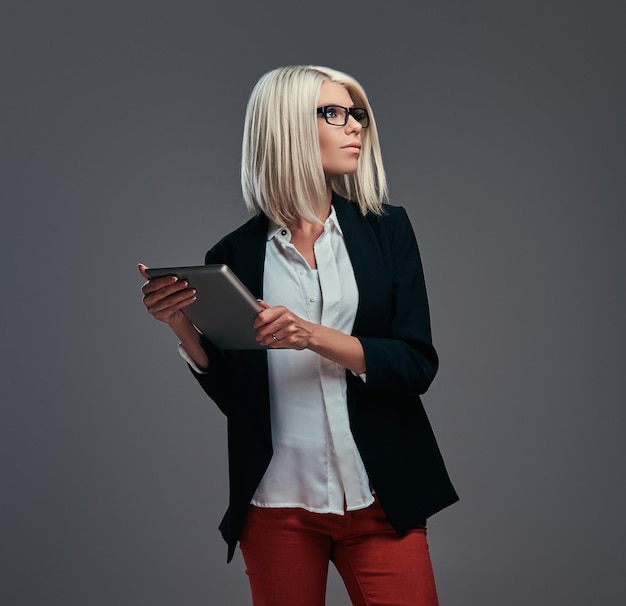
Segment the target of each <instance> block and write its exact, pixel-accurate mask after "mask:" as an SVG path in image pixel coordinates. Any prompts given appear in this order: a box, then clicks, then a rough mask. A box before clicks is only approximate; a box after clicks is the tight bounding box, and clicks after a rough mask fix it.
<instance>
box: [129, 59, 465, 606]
mask: <svg viewBox="0 0 626 606" xmlns="http://www.w3.org/2000/svg"><path fill="white" fill-rule="evenodd" d="M241 176H242V188H243V195H244V199H245V201H246V204H247V206H248V208H249V209H250V210H251V211H253V212H254V213H255V216H254V217H253V218H252V219H250V220H249V221H248V222H247V223H245V224H244V225H242V226H241V227H240V228H239V229H237V230H235V231H234V232H232V233H230V234H228V235H227V236H226V237H224V238H223V239H222V240H221V241H220V242H218V243H217V244H216V245H215V246H214V247H213V248H211V250H209V252H208V253H207V254H206V258H205V262H206V263H225V264H227V265H229V266H230V267H231V269H233V271H234V272H235V273H236V274H237V275H238V277H239V278H240V279H241V280H242V281H243V282H244V284H246V286H247V287H248V288H249V290H250V291H251V292H252V293H253V294H254V295H255V296H257V297H258V298H259V299H260V300H261V301H262V306H263V308H264V309H263V310H262V311H261V312H260V313H259V314H258V316H257V317H256V319H255V321H254V328H255V329H256V335H257V340H258V342H259V343H261V344H263V345H265V346H267V350H247V351H225V350H220V349H218V348H217V347H215V346H214V345H213V344H212V343H211V342H210V341H208V340H207V339H205V338H204V337H199V336H198V333H197V332H196V330H195V329H194V327H193V326H192V325H191V323H190V322H189V320H188V319H187V318H186V316H185V315H184V314H183V312H182V310H183V309H184V307H185V306H187V305H189V304H190V303H192V302H193V301H194V292H193V291H192V290H191V289H189V288H188V286H187V284H186V283H185V282H184V281H176V280H175V279H174V278H172V277H163V278H157V279H154V280H151V281H150V280H149V281H148V282H146V284H145V285H144V286H143V293H144V303H145V305H146V307H147V309H148V311H149V312H150V313H151V314H152V315H153V316H154V317H155V318H156V319H158V320H161V321H163V322H166V323H167V324H168V325H169V326H170V327H171V328H172V330H173V331H174V332H175V333H176V335H177V336H178V338H179V339H180V343H181V345H180V350H181V354H182V355H183V357H184V358H185V359H186V360H187V361H188V363H189V365H190V368H191V370H192V372H193V374H194V376H195V377H196V379H197V380H198V381H199V383H200V385H201V386H202V388H203V389H204V390H205V392H206V393H207V394H208V395H209V397H210V398H211V399H212V400H214V401H215V402H216V404H217V405H218V406H219V407H220V409H221V410H222V411H223V412H224V414H226V416H227V417H228V444H229V453H228V455H229V481H230V504H229V507H228V510H227V512H226V515H225V516H224V519H223V520H222V523H221V525H220V530H221V531H222V534H223V536H224V539H225V540H226V542H227V544H228V560H229V561H230V559H232V557H233V553H234V550H235V547H236V545H237V543H238V542H239V545H240V548H241V551H242V554H243V557H244V561H245V565H246V572H247V574H248V577H249V581H250V586H251V590H252V598H253V603H254V604H255V606H281V605H289V606H322V605H323V604H324V600H325V592H326V579H327V573H328V565H329V562H331V561H332V562H333V563H334V565H335V566H336V567H337V569H338V571H339V573H340V575H341V577H342V578H343V580H344V582H345V585H346V588H347V590H348V593H349V595H350V598H351V600H352V603H353V604H354V605H363V606H365V605H370V604H377V605H381V604H387V605H389V606H400V605H407V606H408V605H414V606H417V605H420V606H425V605H428V606H432V605H434V604H437V594H436V590H435V583H434V577H433V572H432V567H431V562H430V557H429V553H428V546H427V541H426V527H425V524H426V519H427V518H428V517H429V516H431V515H432V514H434V513H436V512H438V511H440V510H441V509H443V508H444V507H446V506H448V505H450V504H452V503H453V502H455V501H456V500H457V498H458V497H457V495H456V493H455V491H454V488H453V486H452V484H451V483H450V480H449V477H448V474H447V472H446V469H445V466H444V463H443V461H442V458H441V455H440V452H439V449H438V447H437V444H436V441H435V438H434V435H433V433H432V430H431V428H430V425H429V423H428V420H427V418H426V415H425V412H424V408H423V406H422V403H421V401H420V397H419V396H420V394H423V393H424V392H425V391H426V390H427V389H428V387H429V385H430V383H431V381H432V380H433V378H434V376H435V373H436V371H437V366H438V358H437V354H436V352H435V350H434V348H433V345H432V342H431V331H430V320H429V313H428V302H427V298H426V291H425V286H424V277H423V273H422V266H421V261H420V255H419V252H418V247H417V244H416V241H415V236H414V233H413V230H412V227H411V225H410V222H409V219H408V217H407V214H406V212H405V211H404V210H403V209H402V208H401V207H395V206H391V205H389V204H385V203H383V201H384V199H385V196H386V191H387V188H386V181H385V173H384V169H383V164H382V159H381V152H380V146H379V141H378V134H377V130H376V123H375V120H374V115H373V112H372V109H371V107H370V104H369V102H368V100H367V97H366V95H365V92H364V91H363V88H362V87H361V86H360V85H359V84H358V82H356V81H355V80H354V78H352V77H350V76H348V75H346V74H344V73H341V72H338V71H336V70H333V69H329V68H326V67H319V66H291V67H285V68H279V69H275V70H273V71H271V72H269V73H267V74H265V75H264V76H263V77H262V78H261V79H260V80H259V81H258V82H257V84H256V86H255V87H254V89H253V91H252V93H251V96H250V100H249V103H248V109H247V113H246V119H245V128H244V140H243V152H242V170H241ZM139 269H140V271H141V273H142V275H144V277H146V278H148V276H147V274H146V267H145V266H143V265H140V266H139Z"/></svg>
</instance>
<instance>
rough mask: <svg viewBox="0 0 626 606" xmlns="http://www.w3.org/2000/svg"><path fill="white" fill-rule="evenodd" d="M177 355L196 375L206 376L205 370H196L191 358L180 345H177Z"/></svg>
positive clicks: (196, 367)
mask: <svg viewBox="0 0 626 606" xmlns="http://www.w3.org/2000/svg"><path fill="white" fill-rule="evenodd" d="M178 353H179V354H180V355H181V357H182V358H183V360H185V362H187V364H189V366H191V368H193V370H194V371H195V372H196V373H198V374H199V375H206V374H208V373H207V371H206V370H200V368H198V365H197V364H196V363H195V362H194V361H193V358H192V357H191V356H190V355H189V354H188V353H187V350H186V349H185V348H184V347H183V344H182V343H179V344H178Z"/></svg>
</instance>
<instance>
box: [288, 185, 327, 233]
mask: <svg viewBox="0 0 626 606" xmlns="http://www.w3.org/2000/svg"><path fill="white" fill-rule="evenodd" d="M331 199H332V190H331V189H330V187H327V188H326V200H325V202H324V205H323V206H322V207H321V208H320V209H319V210H318V211H317V212H316V213H315V216H316V218H317V219H319V221H320V223H311V222H310V221H307V220H306V219H302V218H300V219H295V220H294V221H289V222H288V223H287V227H288V228H289V231H291V233H293V232H294V231H315V232H320V233H321V231H323V229H324V225H323V224H324V222H325V221H326V219H328V217H329V215H330V206H331V205H330V201H331Z"/></svg>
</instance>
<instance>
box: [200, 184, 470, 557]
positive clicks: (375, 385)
mask: <svg viewBox="0 0 626 606" xmlns="http://www.w3.org/2000/svg"><path fill="white" fill-rule="evenodd" d="M332 204H333V206H334V207H335V211H336V213H337V219H338V221H339V224H340V225H341V228H342V230H343V233H344V237H345V243H346V247H347V250H348V254H349V255H350V260H351V262H352V266H353V269H354V275H355V277H356V283H357V286H358V290H359V304H358V309H357V314H356V319H355V322H354V328H353V331H352V334H353V335H354V336H356V337H357V338H358V339H359V340H360V341H361V343H362V345H363V350H364V352H365V363H366V372H367V381H366V382H365V383H363V382H362V381H361V379H359V378H358V377H355V376H354V375H353V374H352V373H351V372H346V376H347V399H348V415H349V418H350V427H351V429H352V433H353V435H354V440H355V442H356V444H357V447H358V449H359V452H360V453H361V457H362V459H363V463H364V464H365V468H366V470H367V473H368V475H369V478H370V481H371V484H372V487H373V488H374V490H375V491H376V494H377V496H378V499H379V500H380V503H381V505H382V507H383V509H384V511H385V513H386V514H387V517H388V519H389V521H390V523H391V524H392V526H393V527H394V529H395V530H396V531H397V532H398V533H404V532H406V531H407V530H409V529H411V528H414V527H415V526H416V525H418V524H420V523H423V522H424V520H425V519H426V518H427V517H429V516H430V515H432V514H434V513H436V512H437V511H439V510H441V509H443V508H444V507H447V506H448V505H450V504H452V503H454V502H455V501H457V500H458V496H457V494H456V492H455V491H454V488H453V486H452V484H451V482H450V479H449V477H448V474H447V472H446V469H445V466H444V463H443V460H442V458H441V454H440V452H439V448H438V446H437V443H436V441H435V437H434V435H433V432H432V429H431V427H430V424H429V422H428V419H427V418H426V413H425V412H424V408H423V406H422V403H421V401H420V398H419V394H423V393H424V392H425V391H426V390H427V389H428V386H429V385H430V383H431V381H432V380H433V378H434V376H435V373H436V372H437V367H438V358H437V354H436V352H435V350H434V348H433V346H432V342H431V332H430V319H429V313H428V301H427V298H426V289H425V285H424V276H423V273H422V265H421V260H420V255H419V251H418V247H417V243H416V241H415V235H414V233H413V229H412V227H411V224H410V221H409V218H408V216H407V214H406V212H405V210H404V209H403V208H401V207H394V206H389V205H385V214H384V215H383V216H381V217H376V216H373V215H371V214H368V215H366V216H365V217H364V216H363V215H362V214H361V213H360V211H359V208H358V206H357V205H356V204H354V203H352V202H349V201H347V200H345V199H344V198H341V197H340V196H337V195H334V194H333V198H332ZM267 227H268V221H267V218H266V217H264V216H256V217H254V218H252V219H250V220H249V221H248V222H247V223H245V224H244V225H242V226H241V227H240V228H239V229H237V230H235V231H234V232H232V233H231V234H229V235H227V236H226V237H225V238H223V239H222V240H221V241H220V242H218V243H217V244H216V245H215V246H214V247H213V248H212V249H211V250H209V252H208V253H207V254H206V258H205V262H206V263H226V264H227V265H229V266H230V267H231V268H232V270H233V271H234V272H235V274H236V275H237V276H238V277H239V278H240V279H241V281H242V282H243V283H244V284H245V285H246V286H247V287H248V289H249V290H250V291H251V292H252V294H254V295H255V296H256V297H257V298H259V299H262V298H263V292H262V290H263V268H264V262H265V245H266V237H267ZM202 343H203V346H204V348H205V349H206V351H207V354H208V356H209V360H210V367H209V372H208V373H207V374H203V375H199V374H197V373H194V375H195V376H196V378H197V379H198V381H199V383H200V385H201V386H202V388H203V389H204V390H205V392H206V393H207V394H208V395H209V397H210V398H211V399H213V400H214V401H215V403H216V404H217V405H218V406H219V408H220V409H221V410H222V412H224V414H226V416H227V417H228V462H229V484H230V486H229V490H230V495H229V501H230V502H229V507H228V510H227V512H226V515H225V516H224V519H223V520H222V523H221V524H220V530H221V532H222V535H223V536H224V539H225V540H226V542H227V543H228V561H230V560H231V559H232V556H233V553H234V550H235V546H236V544H237V541H238V539H239V536H240V533H241V529H242V527H243V524H244V522H245V518H246V514H247V511H248V506H249V504H250V501H251V500H252V496H253V494H254V492H255V490H256V488H257V486H258V485H259V482H260V481H261V478H262V477H263V474H264V473H265V470H266V469H267V467H268V465H269V462H270V459H271V457H272V436H271V426H270V409H269V389H268V374H267V354H266V352H265V351H262V350H258V351H257V350H248V351H223V350H219V349H217V348H216V347H214V346H213V345H212V344H211V343H210V342H208V341H206V340H203V341H202ZM192 372H193V370H192Z"/></svg>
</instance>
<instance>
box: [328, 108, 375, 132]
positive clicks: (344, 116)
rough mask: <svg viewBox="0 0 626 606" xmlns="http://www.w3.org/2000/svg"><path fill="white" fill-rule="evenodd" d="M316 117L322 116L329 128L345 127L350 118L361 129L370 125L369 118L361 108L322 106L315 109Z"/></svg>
mask: <svg viewBox="0 0 626 606" xmlns="http://www.w3.org/2000/svg"><path fill="white" fill-rule="evenodd" d="M317 115H318V116H322V117H323V118H324V120H326V122H327V123H328V124H330V125H331V126H345V125H346V124H348V120H349V119H350V116H352V117H353V118H354V119H355V120H356V121H357V122H358V123H359V124H360V125H361V126H362V127H363V128H367V127H368V126H369V125H370V117H369V114H368V113H367V110H366V109H364V108H363V107H342V106H341V105H324V106H323V107H318V108H317Z"/></svg>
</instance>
